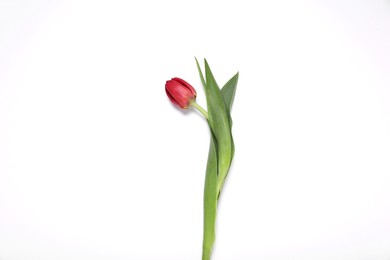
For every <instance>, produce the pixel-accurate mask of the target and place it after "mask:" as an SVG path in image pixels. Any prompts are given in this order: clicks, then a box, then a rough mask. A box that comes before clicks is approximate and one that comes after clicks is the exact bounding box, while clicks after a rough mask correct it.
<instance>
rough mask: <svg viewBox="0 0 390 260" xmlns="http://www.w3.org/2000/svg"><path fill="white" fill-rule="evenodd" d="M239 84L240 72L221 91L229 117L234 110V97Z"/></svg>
mask: <svg viewBox="0 0 390 260" xmlns="http://www.w3.org/2000/svg"><path fill="white" fill-rule="evenodd" d="M237 82H238V72H237V74H236V75H234V76H233V77H232V78H231V79H230V80H229V81H228V82H226V84H225V85H224V86H223V87H222V89H221V93H222V97H223V101H224V102H225V106H226V109H227V112H228V114H229V115H230V111H231V109H232V105H233V101H234V96H235V94H236V88H237Z"/></svg>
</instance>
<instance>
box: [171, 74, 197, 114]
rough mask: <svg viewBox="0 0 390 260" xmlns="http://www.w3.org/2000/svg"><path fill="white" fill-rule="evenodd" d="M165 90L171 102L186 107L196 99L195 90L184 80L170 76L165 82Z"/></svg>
mask: <svg viewBox="0 0 390 260" xmlns="http://www.w3.org/2000/svg"><path fill="white" fill-rule="evenodd" d="M165 91H166V92H167V95H168V97H169V99H170V100H171V101H172V103H173V104H175V105H177V106H179V107H180V108H182V109H187V108H188V107H189V106H190V104H191V103H192V102H194V101H195V99H196V90H195V89H194V88H193V87H192V86H191V85H190V84H189V83H188V82H187V81H185V80H183V79H180V78H172V79H171V80H168V81H167V82H166V83H165Z"/></svg>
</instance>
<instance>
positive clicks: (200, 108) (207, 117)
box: [190, 101, 209, 120]
mask: <svg viewBox="0 0 390 260" xmlns="http://www.w3.org/2000/svg"><path fill="white" fill-rule="evenodd" d="M190 105H191V106H193V107H194V108H196V109H197V110H198V111H199V112H200V113H201V114H202V115H203V116H204V117H205V118H206V119H207V120H208V119H209V114H208V113H207V111H206V110H204V109H203V107H201V106H199V105H198V103H196V102H195V101H193V102H191V104H190Z"/></svg>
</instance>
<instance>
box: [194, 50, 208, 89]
mask: <svg viewBox="0 0 390 260" xmlns="http://www.w3.org/2000/svg"><path fill="white" fill-rule="evenodd" d="M195 61H196V67H197V68H198V72H199V77H200V81H201V82H202V85H203V88H204V89H206V88H207V86H206V81H205V80H204V77H203V73H202V69H201V68H200V66H199V62H198V59H197V58H195Z"/></svg>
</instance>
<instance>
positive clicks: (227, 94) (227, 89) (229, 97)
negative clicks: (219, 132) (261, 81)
mask: <svg viewBox="0 0 390 260" xmlns="http://www.w3.org/2000/svg"><path fill="white" fill-rule="evenodd" d="M238 75H239V73H238V72H237V73H236V75H234V76H233V77H232V78H231V79H230V80H229V81H228V82H226V84H225V85H224V86H223V87H222V89H221V93H222V97H223V101H224V102H225V107H226V110H227V113H228V115H229V124H230V131H231V130H232V126H233V120H232V117H231V115H230V113H231V109H232V106H233V101H234V96H235V94H236V88H237V83H238ZM230 134H231V136H232V137H231V138H232V157H231V160H233V157H234V152H235V147H234V140H233V135H232V133H231V132H230ZM230 163H231V162H230ZM225 178H226V177H225Z"/></svg>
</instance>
